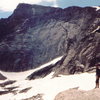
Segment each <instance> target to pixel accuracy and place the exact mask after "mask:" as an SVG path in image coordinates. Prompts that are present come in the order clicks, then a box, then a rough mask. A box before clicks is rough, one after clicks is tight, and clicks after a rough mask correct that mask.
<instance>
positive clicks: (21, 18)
mask: <svg viewBox="0 0 100 100" xmlns="http://www.w3.org/2000/svg"><path fill="white" fill-rule="evenodd" d="M99 26H100V10H97V9H96V8H93V7H84V8H82V7H76V6H73V7H68V8H65V9H62V8H53V7H45V6H40V5H30V4H23V3H21V4H19V5H18V6H17V8H16V9H15V10H14V12H13V14H12V15H11V16H9V17H8V18H7V19H0V69H1V70H4V71H25V70H28V69H33V68H36V67H37V66H40V65H42V64H44V63H46V62H48V61H51V60H52V59H54V58H56V57H59V56H63V55H64V57H63V58H62V59H61V61H60V62H59V63H57V64H56V65H55V66H53V67H52V68H53V69H56V70H55V74H59V73H75V72H78V71H84V70H87V69H88V68H90V67H92V66H93V65H94V64H95V63H96V62H99V61H100V27H99ZM95 60H96V61H95ZM80 66H81V67H80ZM83 67H84V68H83ZM52 68H51V67H50V69H52Z"/></svg>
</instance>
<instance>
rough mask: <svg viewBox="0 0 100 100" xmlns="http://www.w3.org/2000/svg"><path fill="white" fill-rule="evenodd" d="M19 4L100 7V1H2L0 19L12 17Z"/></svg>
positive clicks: (0, 3)
mask: <svg viewBox="0 0 100 100" xmlns="http://www.w3.org/2000/svg"><path fill="white" fill-rule="evenodd" d="M19 3H28V4H39V5H44V6H53V7H61V8H66V7H69V6H81V7H85V6H100V0H0V18H7V17H8V16H10V15H11V14H12V13H13V11H14V9H15V8H16V7H17V5H18V4H19Z"/></svg>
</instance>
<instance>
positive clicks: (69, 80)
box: [0, 57, 95, 100]
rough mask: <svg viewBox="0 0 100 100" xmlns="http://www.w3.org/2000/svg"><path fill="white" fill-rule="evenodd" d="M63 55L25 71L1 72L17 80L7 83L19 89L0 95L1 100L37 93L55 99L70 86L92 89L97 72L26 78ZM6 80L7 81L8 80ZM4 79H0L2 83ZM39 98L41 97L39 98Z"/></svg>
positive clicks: (17, 99)
mask: <svg viewBox="0 0 100 100" xmlns="http://www.w3.org/2000/svg"><path fill="white" fill-rule="evenodd" d="M61 58H62V57H59V58H57V59H55V60H53V61H51V62H49V63H47V64H45V65H43V66H41V67H39V68H37V69H33V70H29V71H25V72H16V73H10V72H3V71H0V73H1V74H2V75H4V76H6V77H7V78H8V79H7V80H16V82H15V83H13V84H10V85H7V86H6V88H8V87H15V86H18V88H15V90H17V93H16V94H13V93H8V94H4V95H0V100H22V99H25V98H29V97H32V96H35V95H37V94H42V95H43V100H54V98H55V96H56V95H57V94H58V93H59V92H61V91H64V90H68V89H70V88H75V87H79V88H78V89H80V90H91V89H93V88H94V87H95V73H83V74H75V75H67V76H64V75H60V76H59V77H55V78H52V75H53V72H52V73H51V74H49V75H48V76H46V77H45V78H41V79H35V80H25V79H26V77H27V76H28V75H30V74H31V73H33V72H34V71H36V70H38V69H42V68H44V67H46V66H47V65H49V64H54V63H55V62H57V61H59V60H60V59H61ZM7 80H6V81H7ZM2 82H4V81H0V83H2ZM25 88H30V89H29V90H28V91H27V92H23V93H20V91H21V90H22V89H25ZM3 90H4V88H2V87H0V91H3ZM38 100H39V99H38Z"/></svg>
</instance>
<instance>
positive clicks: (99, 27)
mask: <svg viewBox="0 0 100 100" xmlns="http://www.w3.org/2000/svg"><path fill="white" fill-rule="evenodd" d="M99 29H100V26H98V27H97V28H96V29H95V30H94V31H92V33H94V32H96V31H97V30H99Z"/></svg>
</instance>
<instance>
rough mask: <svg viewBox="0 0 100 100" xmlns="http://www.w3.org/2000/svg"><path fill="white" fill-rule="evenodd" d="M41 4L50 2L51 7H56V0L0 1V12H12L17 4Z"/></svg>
mask: <svg viewBox="0 0 100 100" xmlns="http://www.w3.org/2000/svg"><path fill="white" fill-rule="evenodd" d="M41 2H48V3H50V2H51V3H53V5H52V6H53V7H58V5H57V0H0V10H2V11H13V10H14V9H15V8H16V6H17V5H18V4H19V3H29V4H40V3H41Z"/></svg>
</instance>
